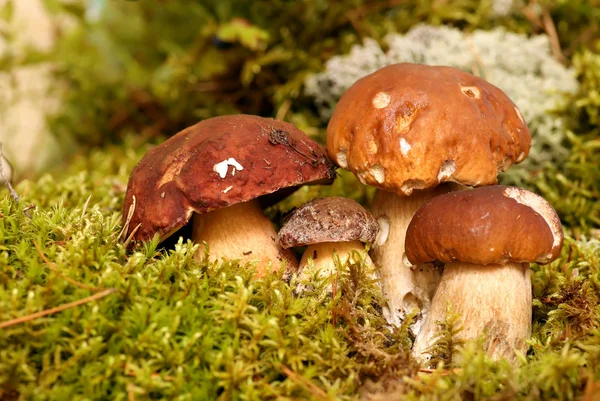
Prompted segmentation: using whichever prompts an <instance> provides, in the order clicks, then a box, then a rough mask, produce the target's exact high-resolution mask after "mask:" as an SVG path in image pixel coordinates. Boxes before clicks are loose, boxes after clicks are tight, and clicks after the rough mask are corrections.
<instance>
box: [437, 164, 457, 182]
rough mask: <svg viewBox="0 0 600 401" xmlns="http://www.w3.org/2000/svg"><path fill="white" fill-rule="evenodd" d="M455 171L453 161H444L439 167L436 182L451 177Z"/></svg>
mask: <svg viewBox="0 0 600 401" xmlns="http://www.w3.org/2000/svg"><path fill="white" fill-rule="evenodd" d="M455 171H456V163H455V162H454V160H446V161H445V162H443V163H442V165H441V166H440V171H439V172H438V176H437V179H438V181H442V180H443V179H444V178H448V177H451V176H452V174H454V172H455Z"/></svg>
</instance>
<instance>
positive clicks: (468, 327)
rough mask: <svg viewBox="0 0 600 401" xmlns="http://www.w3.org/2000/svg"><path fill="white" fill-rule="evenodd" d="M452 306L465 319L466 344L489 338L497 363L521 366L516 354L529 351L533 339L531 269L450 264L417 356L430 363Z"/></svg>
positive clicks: (421, 335)
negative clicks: (528, 343)
mask: <svg viewBox="0 0 600 401" xmlns="http://www.w3.org/2000/svg"><path fill="white" fill-rule="evenodd" d="M448 305H449V306H450V307H451V308H452V312H453V313H459V314H460V315H461V318H460V319H461V320H460V321H461V323H462V325H463V329H462V330H461V331H460V332H459V333H458V334H457V338H460V339H476V338H478V337H479V336H480V335H482V334H484V333H485V335H486V337H485V344H484V345H485V349H486V351H487V352H488V353H489V354H490V355H491V356H492V357H494V358H495V359H498V358H506V359H507V360H509V361H511V362H513V363H515V362H516V361H517V356H516V353H515V351H519V352H522V353H524V352H525V351H526V350H527V344H526V343H525V341H526V340H527V338H529V336H530V335H531V313H532V306H531V279H530V270H529V265H528V264H526V263H508V264H505V265H488V266H479V265H472V264H469V263H449V264H447V265H446V266H445V267H444V273H443V275H442V278H441V281H440V283H439V285H438V288H437V290H436V292H435V296H434V297H433V302H432V305H431V310H430V312H429V315H428V316H427V319H425V321H424V323H423V327H422V329H421V332H420V333H419V335H418V336H417V338H416V339H415V344H414V345H413V351H412V352H413V355H414V356H415V357H416V358H417V359H419V360H421V361H427V360H428V359H429V357H430V355H429V354H428V352H427V351H428V350H429V349H430V348H431V346H432V345H433V344H434V342H435V339H436V335H437V334H438V333H439V329H440V327H439V325H438V324H437V322H443V321H444V320H445V318H446V313H447V310H448Z"/></svg>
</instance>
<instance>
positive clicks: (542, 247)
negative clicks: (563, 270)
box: [405, 185, 563, 265]
mask: <svg viewBox="0 0 600 401" xmlns="http://www.w3.org/2000/svg"><path fill="white" fill-rule="evenodd" d="M562 244H563V231H562V225H561V223H560V219H559V218H558V215H557V214H556V211H555V210H554V209H553V208H552V206H551V205H550V204H549V203H548V202H547V201H546V200H545V199H544V198H542V197H541V196H539V195H537V194H535V193H533V192H530V191H527V190H525V189H523V188H517V187H508V186H502V185H494V186H489V187H483V188H476V189H472V190H463V191H455V192H449V193H446V194H444V195H440V196H437V197H435V198H432V199H430V200H429V201H428V202H426V203H425V204H424V205H423V206H422V207H421V208H420V209H419V210H418V211H417V212H416V214H415V215H414V217H413V219H412V221H411V222H410V224H409V225H408V230H407V232H406V244H405V249H406V256H407V258H408V260H409V261H410V262H411V263H413V264H421V263H427V262H433V261H440V262H444V263H450V262H455V261H456V262H466V263H473V264H479V265H487V264H503V263H507V262H527V263H531V262H537V263H540V264H546V263H549V262H551V261H553V260H554V259H556V258H557V257H558V256H559V255H560V250H561V248H562Z"/></svg>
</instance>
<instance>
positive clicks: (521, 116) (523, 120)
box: [515, 106, 525, 124]
mask: <svg viewBox="0 0 600 401" xmlns="http://www.w3.org/2000/svg"><path fill="white" fill-rule="evenodd" d="M515 111H516V112H517V116H519V120H521V122H522V123H523V124H525V119H524V118H523V114H521V110H519V108H518V107H516V106H515Z"/></svg>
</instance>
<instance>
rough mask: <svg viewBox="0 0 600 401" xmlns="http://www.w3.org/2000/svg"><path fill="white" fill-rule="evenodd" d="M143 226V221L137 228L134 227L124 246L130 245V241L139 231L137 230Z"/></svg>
mask: <svg viewBox="0 0 600 401" xmlns="http://www.w3.org/2000/svg"><path fill="white" fill-rule="evenodd" d="M141 226H142V223H139V224H138V225H137V226H135V228H134V229H133V231H131V234H129V237H127V239H126V240H125V242H123V247H124V248H128V247H129V243H130V242H131V240H132V239H133V236H134V235H135V233H136V232H137V230H139V229H140V227H141Z"/></svg>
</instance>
